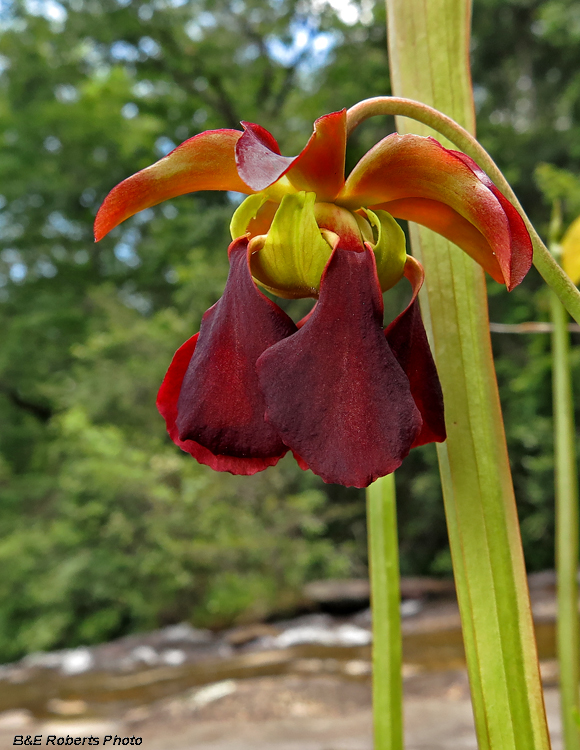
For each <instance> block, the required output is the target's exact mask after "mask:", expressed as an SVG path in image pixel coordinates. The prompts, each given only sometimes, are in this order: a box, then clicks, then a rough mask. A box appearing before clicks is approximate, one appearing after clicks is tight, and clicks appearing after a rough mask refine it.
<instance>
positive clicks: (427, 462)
mask: <svg viewBox="0 0 580 750" xmlns="http://www.w3.org/2000/svg"><path fill="white" fill-rule="evenodd" d="M336 7H337V8H339V10H338V11H335V10H334V9H333V7H332V4H330V3H327V2H324V1H323V0H212V1H211V2H209V0H207V2H206V1H204V0H172V1H170V0H147V1H144V0H98V1H97V0H62V2H56V0H26V2H23V1H21V0H12V2H5V3H2V4H0V70H1V71H2V73H1V75H0V175H1V177H2V180H1V183H0V193H1V198H0V331H1V333H0V336H1V339H0V340H1V346H0V425H1V429H0V570H2V575H1V576H0V659H2V660H9V659H15V658H17V657H18V656H20V655H22V654H23V653H26V652H28V651H32V650H38V649H49V648H57V647H62V646H74V645H76V644H79V643H92V642H97V641H99V640H103V639H107V638H112V637H115V636H118V635H121V634H125V633H128V632H131V631H135V630H142V629H147V628H154V627H157V626H159V625H162V624H167V623H172V622H177V621H180V620H184V619H187V620H190V621H191V622H193V623H195V624H199V625H207V626H211V627H219V626H223V625H226V624H229V623H231V622H234V621H239V620H244V618H245V619H249V618H252V617H260V616H265V615H267V614H268V613H269V612H271V611H273V610H277V611H283V610H285V609H291V608H292V607H293V606H294V605H295V603H296V602H297V601H298V600H299V597H300V590H301V587H302V585H303V584H304V582H305V581H308V580H312V579H315V578H324V577H330V576H333V577H342V576H351V575H365V573H366V527H365V507H364V495H363V493H362V492H360V491H357V490H352V489H351V490H349V489H345V488H342V487H335V486H326V485H324V484H323V483H322V482H321V481H320V480H318V479H317V478H316V477H313V476H312V474H310V473H309V472H308V473H303V472H301V471H300V470H299V469H298V468H297V467H296V465H295V463H294V462H293V460H292V459H291V458H289V457H287V458H285V459H284V460H283V461H282V462H281V463H280V464H279V465H278V466H277V467H276V468H273V469H269V470H268V471H267V472H264V473H262V474H260V475H256V476H255V477H251V478H246V477H240V478H237V477H232V476H230V475H228V474H225V475H222V474H215V473H213V472H211V471H210V470H209V469H207V468H206V467H202V466H199V465H197V464H196V463H195V462H194V461H193V460H192V459H191V458H190V457H189V456H187V455H185V454H183V453H181V452H180V451H179V450H178V449H177V448H175V446H173V444H172V443H170V441H169V440H168V439H167V437H166V435H165V430H164V425H163V421H162V420H161V418H160V417H159V416H158V414H157V412H156V410H155V406H154V402H155V394H156V390H157V388H158V386H159V384H160V382H161V380H162V378H163V374H164V372H165V370H166V368H167V366H168V363H169V361H170V359H171V356H172V354H173V352H174V351H175V349H176V348H177V347H178V346H179V345H180V344H181V343H183V341H184V340H185V339H187V338H188V337H189V336H191V335H192V333H194V332H195V331H196V330H197V329H198V326H199V322H200V319H201V316H202V314H203V312H204V311H205V310H206V309H207V308H208V307H209V306H210V305H211V304H213V303H214V302H215V301H216V300H217V299H218V298H219V296H220V294H221V291H222V289H223V285H224V281H225V277H226V274H227V257H226V252H225V249H226V247H227V244H228V237H229V235H228V224H229V218H230V216H231V214H232V212H233V209H234V207H235V205H236V203H237V200H238V198H237V196H235V195H224V194H219V193H203V194H196V195H193V196H184V197H182V198H179V199H176V200H173V201H171V202H169V203H165V204H163V205H161V206H158V207H155V208H153V209H148V210H147V211H144V212H142V213H141V214H139V215H138V216H136V217H134V218H133V219H130V220H129V221H127V222H125V224H123V225H122V226H121V227H119V228H117V229H116V230H114V231H113V232H112V233H111V235H110V236H109V237H107V238H106V239H104V240H103V241H102V242H101V243H99V244H98V245H95V244H94V243H93V242H92V235H91V225H92V221H93V218H94V215H95V212H96V209H97V207H98V205H99V203H100V201H101V200H102V199H103V198H104V196H105V195H106V194H107V192H108V191H109V190H110V189H111V188H112V187H113V186H114V185H115V184H116V183H117V182H119V181H120V180H122V179H123V178H124V177H126V176H128V175H129V174H132V173H133V172H135V171H137V170H138V169H140V168H142V167H144V166H146V165H148V164H150V163H151V162H153V161H154V160H156V159H157V158H159V157H160V156H162V155H163V154H165V153H167V151H168V150H170V149H171V148H173V146H174V145H175V144H177V143H179V142H181V141H183V140H185V139H186V138H188V137H191V136H192V135H194V134H195V133H197V132H200V131H202V130H206V129H212V128H220V127H234V128H235V127H239V125H238V122H239V120H241V119H245V120H250V121H256V122H259V123H261V124H262V125H264V126H265V127H267V128H268V129H270V130H272V132H273V133H274V135H275V136H276V137H277V138H278V139H279V142H280V145H281V147H282V151H283V153H297V152H298V151H299V149H300V148H301V147H302V146H303V144H304V143H305V141H306V140H307V138H308V136H309V134H310V132H311V127H312V121H313V120H314V119H315V118H316V117H318V116H320V115H321V114H323V113H325V112H329V111H333V110H336V109H340V108H342V107H344V106H350V105H352V104H354V103H355V102H356V101H357V100H359V99H362V98H365V97H369V96H375V95H380V94H385V93H389V80H388V66H387V51H386V33H385V14H384V8H383V4H382V3H381V2H379V1H378V0H377V2H375V3H373V2H372V0H360V2H359V1H358V0H352V2H350V3H341V4H338V5H336ZM579 39H580V16H579V15H578V5H577V3H575V2H571V1H568V0H560V1H558V0H550V1H549V2H539V1H538V2H533V1H532V0H475V6H474V37H473V76H474V84H475V98H476V103H477V108H478V128H479V136H480V139H481V140H482V142H483V143H484V145H485V146H486V147H487V148H488V149H489V150H490V151H491V153H492V154H493V155H494V156H495V157H497V159H498V161H499V163H500V166H501V167H502V168H504V169H505V171H506V173H507V175H508V177H509V178H510V179H511V180H512V181H513V183H514V187H515V189H516V191H517V192H518V194H519V195H521V197H522V199H523V201H524V203H525V205H526V208H527V209H528V211H529V212H530V214H531V215H532V217H533V218H534V220H535V221H536V222H537V223H538V226H539V228H540V229H544V228H545V225H546V222H547V221H548V218H549V203H548V202H544V201H543V200H542V198H541V193H540V191H539V189H538V187H537V184H536V183H535V182H534V179H533V173H534V169H535V167H536V165H537V164H538V163H539V162H546V163H549V164H552V165H555V167H557V168H558V169H559V170H565V171H566V170H568V171H572V173H574V174H578V173H579V171H580V169H579V168H580V145H579V144H580V45H579V44H578V41H579ZM391 128H392V122H390V121H388V120H387V119H386V118H377V119H376V120H373V121H371V122H369V123H365V125H364V126H362V127H361V128H360V129H359V130H357V131H356V133H355V135H354V137H353V138H352V140H351V143H350V145H349V152H348V166H349V167H350V166H352V165H353V164H354V163H355V162H356V160H357V159H358V158H359V157H360V156H361V155H362V153H363V152H364V151H365V150H366V149H367V148H369V147H370V146H371V145H372V144H373V143H375V142H376V141H377V140H378V139H379V138H380V137H381V136H382V135H384V134H386V133H387V132H388V131H389V130H390V129H391ZM565 173H567V172H562V174H565ZM403 297H404V290H403V291H401V290H396V291H395V292H394V293H390V294H389V295H387V298H386V300H385V302H386V314H387V315H389V316H391V317H392V316H394V315H395V314H396V312H397V311H398V310H399V309H400V308H401V306H402V304H403V301H404V300H403ZM284 304H285V306H286V309H287V310H288V311H289V312H290V314H293V315H299V314H301V313H302V312H303V311H304V308H303V307H301V305H303V304H304V303H297V302H293V303H284ZM490 306H491V312H492V319H494V320H496V321H499V322H522V321H526V320H536V319H544V318H546V317H547V304H546V301H545V298H544V293H543V290H542V289H541V285H540V283H539V279H538V277H537V276H535V275H534V274H531V275H530V278H529V279H527V280H526V282H525V284H523V285H522V287H520V288H518V289H517V290H516V291H515V292H513V293H512V294H511V295H507V294H506V292H505V290H504V289H503V288H500V287H499V286H498V285H496V284H494V283H493V282H490ZM494 347H495V353H496V356H497V364H498V376H499V380H500V386H501V393H502V399H503V404H504V409H505V418H506V425H507V431H508V439H509V445H510V456H511V459H512V467H513V470H514V480H515V484H516V491H517V497H518V502H519V508H520V514H521V519H522V532H523V537H524V544H525V549H526V555H527V559H528V563H529V566H530V567H531V568H532V569H539V568H545V567H550V566H551V565H552V559H553V508H552V502H553V491H552V484H553V483H552V428H551V416H550V414H551V406H550V400H551V396H550V358H549V341H548V338H547V337H546V336H540V335H538V336H531V335H530V336H527V337H525V336H515V335H512V336H507V335H506V336H500V335H498V334H495V335H494ZM574 367H575V373H576V378H578V375H577V374H578V372H579V371H580V357H579V353H578V347H576V350H575V353H574ZM578 423H580V419H579V420H578ZM397 483H398V495H399V523H400V539H401V555H402V558H401V565H402V571H403V573H407V574H418V573H430V574H441V575H446V574H449V573H450V570H451V566H450V559H449V551H448V546H447V540H446V531H445V521H444V514H443V508H442V501H441V496H440V488H439V480H438V475H437V465H436V456H435V451H434V449H433V447H432V446H427V447H426V448H424V449H420V450H416V451H413V452H412V454H411V455H410V456H409V458H408V459H407V460H406V461H405V463H404V466H403V468H402V469H401V470H400V471H399V472H398V473H397Z"/></svg>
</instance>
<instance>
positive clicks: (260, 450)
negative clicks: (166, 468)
mask: <svg viewBox="0 0 580 750" xmlns="http://www.w3.org/2000/svg"><path fill="white" fill-rule="evenodd" d="M294 331H296V326H295V325H294V323H293V322H292V320H291V319H290V318H289V317H288V316H287V315H286V314H285V313H284V312H282V310H280V308H279V307H277V305H275V304H274V303H273V302H271V301H270V300H269V299H267V298H266V297H264V295H263V294H261V292H259V291H258V289H257V288H256V286H255V284H254V282H253V281H252V278H251V276H250V272H249V268H248V240H247V239H246V238H241V239H238V240H236V241H235V242H233V243H232V245H231V246H230V274H229V276H228V281H227V284H226V288H225V291H224V295H223V297H222V298H221V299H220V300H219V302H217V304H215V305H214V306H213V307H212V308H211V309H210V310H208V311H207V312H206V314H205V315H204V317H203V321H202V324H201V330H200V333H199V339H196V337H195V336H194V337H193V339H190V340H189V341H188V342H187V343H186V344H184V346H182V347H181V349H179V351H178V352H177V354H176V355H175V357H174V360H173V362H172V364H171V367H170V368H169V371H168V373H167V375H166V377H165V380H164V382H163V385H162V386H161V390H160V391H159V397H158V408H159V410H160V412H161V413H162V414H163V416H164V417H165V419H166V422H167V427H168V430H169V434H170V436H171V438H172V440H173V441H174V442H176V443H177V444H178V445H179V446H180V447H181V448H183V449H184V450H186V451H188V452H189V453H191V454H192V455H193V456H194V457H195V458H197V459H198V460H199V461H201V463H206V464H208V465H209V466H211V467H212V468H214V469H218V470H220V471H231V472H232V473H233V474H253V473H255V472H256V471H260V470H262V469H265V468H266V467H267V466H272V465H274V464H275V463H276V462H277V461H278V460H279V459H280V458H281V457H282V456H283V455H284V454H285V453H286V451H287V447H286V446H285V445H284V444H283V443H282V441H281V439H280V437H279V436H278V434H277V432H276V431H275V429H273V428H272V427H271V425H269V424H267V423H266V422H265V421H264V411H265V403H264V399H263V396H262V394H261V392H260V390H259V387H258V379H257V374H256V369H255V363H256V360H257V358H258V357H259V356H260V355H261V354H262V352H264V351H265V350H266V349H267V348H268V347H269V346H271V345H272V344H274V343H276V342H278V341H280V340H281V339H283V338H284V337H286V336H289V335H291V334H292V333H294Z"/></svg>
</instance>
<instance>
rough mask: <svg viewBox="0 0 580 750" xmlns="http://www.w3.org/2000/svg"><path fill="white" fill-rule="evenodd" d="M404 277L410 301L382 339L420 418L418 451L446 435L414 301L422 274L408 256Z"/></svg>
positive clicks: (431, 363) (432, 367)
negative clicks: (410, 292) (410, 291)
mask: <svg viewBox="0 0 580 750" xmlns="http://www.w3.org/2000/svg"><path fill="white" fill-rule="evenodd" d="M405 276H406V278H407V279H408V280H409V281H410V282H411V285H412V287H413V297H412V299H411V301H410V302H409V304H408V305H407V307H406V308H405V310H403V312H402V313H401V314H400V315H398V316H397V317H396V318H395V320H393V322H392V323H391V324H390V325H389V326H388V327H387V328H386V329H385V336H386V339H387V341H388V343H389V346H390V347H391V349H392V352H393V354H394V355H395V357H396V358H397V362H398V363H399V364H400V365H401V367H402V368H403V372H404V373H405V375H406V376H407V377H408V379H409V384H410V386H411V395H412V396H413V399H414V401H415V404H416V406H417V408H418V409H419V411H420V412H421V417H422V418H423V426H422V427H421V430H420V432H419V433H418V434H417V436H416V437H415V440H414V441H413V445H412V446H411V447H412V448H417V447H418V446H419V445H425V444H426V443H433V442H435V443H442V442H443V441H444V440H445V439H446V437H447V433H446V431H445V414H444V410H443V393H442V391H441V383H440V382H439V376H438V374H437V369H436V367H435V362H434V361H433V355H432V354H431V349H430V348H429V342H428V341H427V334H426V333H425V326H424V325H423V320H422V318H421V311H420V309H419V301H418V299H417V295H418V294H419V290H420V289H421V287H422V285H423V279H424V277H425V274H424V272H423V267H422V266H421V264H420V263H419V262H418V261H417V260H415V258H412V257H410V256H409V257H408V259H407V263H406V265H405Z"/></svg>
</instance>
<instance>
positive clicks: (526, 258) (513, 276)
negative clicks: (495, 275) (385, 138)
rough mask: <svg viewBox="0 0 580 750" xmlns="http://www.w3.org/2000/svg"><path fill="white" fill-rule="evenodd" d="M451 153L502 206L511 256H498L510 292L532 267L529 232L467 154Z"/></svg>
mask: <svg viewBox="0 0 580 750" xmlns="http://www.w3.org/2000/svg"><path fill="white" fill-rule="evenodd" d="M449 153H451V154H453V155H454V156H456V157H457V158H458V159H460V160H461V161H462V162H463V163H464V164H465V165H466V166H468V167H469V169H471V171H472V172H473V173H474V174H475V175H476V177H478V178H479V179H480V180H481V182H483V184H484V185H485V186H486V187H487V188H488V189H489V190H491V192H492V193H493V194H494V195H495V197H496V198H497V200H498V201H499V204H500V205H501V207H502V209H503V212H504V214H505V217H506V219H507V222H508V226H509V231H510V237H511V254H510V256H509V258H505V257H501V256H499V255H498V258H497V260H498V262H499V264H500V267H501V270H502V273H503V275H504V279H505V283H506V287H507V290H508V292H511V290H512V289H513V288H514V287H516V286H517V285H518V284H520V283H521V282H522V281H523V279H524V277H525V276H526V274H527V273H528V271H529V270H530V268H531V267H532V262H533V254H534V249H533V246H532V240H531V239H530V235H529V232H528V230H527V228H526V225H525V223H524V220H523V219H522V217H521V216H520V214H519V212H518V211H517V209H516V208H515V206H513V205H512V204H511V203H510V202H509V201H508V199H507V198H505V197H504V195H503V194H502V193H500V191H499V190H498V189H497V187H496V186H495V185H494V183H493V182H492V181H491V180H490V179H489V177H488V176H487V174H486V173H485V172H484V171H483V169H481V167H480V166H478V164H477V163H476V162H475V161H474V160H473V159H472V158H471V157H470V156H467V154H464V153H463V152H461V151H450V152H449Z"/></svg>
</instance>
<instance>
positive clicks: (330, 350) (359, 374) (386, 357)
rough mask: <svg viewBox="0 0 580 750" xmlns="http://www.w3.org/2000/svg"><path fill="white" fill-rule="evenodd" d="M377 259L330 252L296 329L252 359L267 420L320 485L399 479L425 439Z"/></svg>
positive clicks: (357, 484) (340, 250) (339, 250)
mask: <svg viewBox="0 0 580 750" xmlns="http://www.w3.org/2000/svg"><path fill="white" fill-rule="evenodd" d="M382 317H383V302H382V296H381V291H380V286H379V281H378V278H377V272H376V264H375V258H374V254H373V252H372V251H371V250H370V249H368V248H365V249H364V250H363V251H362V252H355V251H352V250H345V249H344V248H341V247H340V246H339V247H337V249H336V250H335V251H334V252H333V254H332V256H331V258H330V260H329V261H328V264H327V266H326V269H325V271H324V274H323V276H322V282H321V289H320V298H319V300H318V303H317V305H316V307H315V308H314V310H313V312H312V314H311V315H310V316H309V318H308V320H307V321H306V322H305V323H304V325H303V326H302V328H300V330H299V331H298V332H297V333H295V334H294V335H293V336H291V337H290V338H288V339H285V340H284V341H280V342H279V343H277V344H275V345H274V346H272V347H270V348H269V349H268V350H267V351H265V352H264V354H262V356H261V357H260V358H259V359H258V362H257V369H258V376H259V381H260V387H261V389H262V391H263V393H264V396H265V399H266V405H267V409H266V420H267V421H268V422H270V423H271V424H272V425H273V426H274V427H275V428H276V430H277V431H278V432H279V434H280V436H281V437H282V439H283V441H284V442H285V443H286V444H287V445H288V446H289V447H290V448H291V449H292V451H293V452H294V453H295V454H298V455H299V456H300V457H301V460H302V463H305V464H307V465H308V466H309V467H310V468H311V469H312V471H313V472H314V473H315V474H318V476H320V477H321V478H322V479H323V480H324V481H325V482H329V483H336V484H343V485H345V486H354V487H366V486H368V485H369V484H370V483H371V482H372V481H374V480H375V479H377V478H378V477H380V476H384V475H385V474H390V473H391V472H393V471H395V469H397V468H398V467H399V466H400V465H401V462H402V460H403V458H404V457H405V456H406V455H407V454H408V452H409V450H410V448H411V446H412V444H413V442H414V440H415V437H416V436H417V434H418V433H419V431H420V429H421V424H422V420H421V415H420V413H419V410H418V409H417V407H416V405H415V402H414V400H413V397H412V395H411V390H410V387H409V381H408V379H407V377H406V376H405V374H404V372H403V370H402V369H401V367H400V365H399V363H398V362H397V360H396V359H395V357H394V355H393V353H392V352H391V349H390V347H389V345H388V343H387V339H386V337H385V334H384V331H383V326H382Z"/></svg>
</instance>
